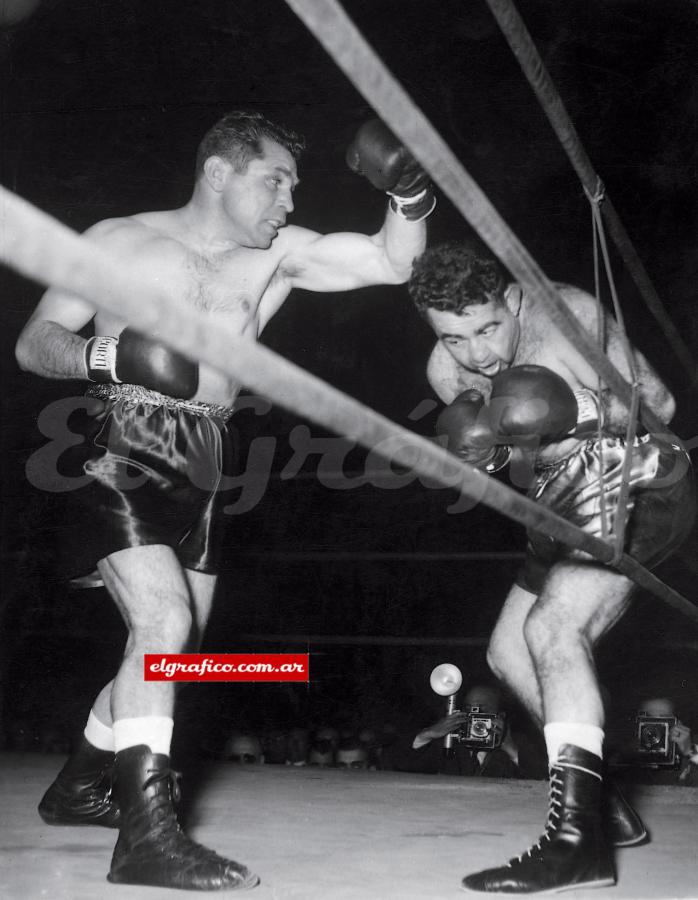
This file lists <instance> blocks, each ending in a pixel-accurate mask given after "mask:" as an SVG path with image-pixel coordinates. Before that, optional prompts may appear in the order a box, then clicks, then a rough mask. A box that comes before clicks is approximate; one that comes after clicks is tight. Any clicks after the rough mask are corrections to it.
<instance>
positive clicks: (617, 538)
mask: <svg viewBox="0 0 698 900" xmlns="http://www.w3.org/2000/svg"><path fill="white" fill-rule="evenodd" d="M589 203H590V206H591V214H592V220H593V230H594V247H595V249H596V247H597V246H600V248H601V254H602V256H603V261H604V267H605V271H606V279H607V281H608V286H609V289H610V292H611V299H612V301H613V310H614V312H615V316H616V322H617V323H618V327H619V329H620V338H621V343H622V345H623V352H624V354H625V359H626V364H627V366H628V371H629V372H630V378H631V387H632V396H631V402H630V411H629V415H628V425H627V428H626V431H625V453H624V455H623V465H622V467H621V473H620V491H619V493H618V503H617V504H616V515H615V519H614V523H613V526H614V527H613V534H614V544H615V553H614V556H613V563H614V564H615V563H616V562H617V561H618V560H619V559H620V557H621V556H622V555H623V547H624V546H625V532H626V528H627V524H628V518H629V515H630V504H629V500H630V470H631V468H632V463H633V451H634V444H635V437H636V435H637V415H638V410H639V408H640V382H639V380H638V377H637V371H636V366H635V358H634V355H633V350H632V347H631V346H630V341H629V340H628V333H627V330H626V328H625V318H624V316H623V309H622V307H621V305H620V300H619V299H618V292H617V290H616V283H615V279H614V278H613V269H612V267H611V259H610V256H609V253H608V245H607V243H606V235H605V232H604V228H603V219H602V218H601V213H600V211H599V204H600V201H599V200H597V199H595V198H593V197H590V198H589ZM597 265H598V262H597ZM598 289H599V284H598V281H597V290H598ZM597 301H598V304H599V312H600V304H601V296H600V292H599V294H597ZM599 425H600V423H599ZM602 446H603V442H602V441H599V447H602ZM602 472H603V463H602V465H601V472H600V473H599V479H600V480H601V482H602V484H601V492H600V496H601V498H602V499H603V498H604V489H603V475H602V474H601V473H602Z"/></svg>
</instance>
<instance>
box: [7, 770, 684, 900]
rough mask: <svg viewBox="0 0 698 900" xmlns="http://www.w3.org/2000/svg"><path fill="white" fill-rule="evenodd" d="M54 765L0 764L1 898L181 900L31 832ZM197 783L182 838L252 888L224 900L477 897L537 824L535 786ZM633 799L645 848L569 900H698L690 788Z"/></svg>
mask: <svg viewBox="0 0 698 900" xmlns="http://www.w3.org/2000/svg"><path fill="white" fill-rule="evenodd" d="M62 763H63V758H62V757H58V756H44V755H40V754H33V753H32V754H29V753H27V754H10V753H5V754H0V798H1V799H0V897H1V898H3V900H40V898H41V900H44V898H48V900H96V898H100V900H111V898H113V900H140V898H144V900H161V898H165V897H167V898H170V900H172V898H175V897H180V898H181V897H183V896H187V894H185V893H183V892H182V891H174V890H169V889H164V888H146V887H139V886H126V885H112V884H109V883H108V882H107V881H106V874H107V871H108V869H109V861H110V858H111V852H112V849H113V846H114V842H115V839H116V832H115V831H112V830H110V829H104V828H94V827H93V828H84V827H78V828H75V827H65V826H64V827H55V826H54V827H50V826H47V825H45V824H44V823H43V822H42V821H41V819H40V818H39V816H38V814H37V812H36V806H37V803H38V802H39V799H40V798H41V796H42V794H43V792H44V790H45V789H46V787H47V786H48V785H49V784H50V782H51V781H52V779H53V777H54V776H55V774H56V772H57V771H58V769H59V768H60V766H61V765H62ZM197 780H198V781H199V782H200V783H199V784H198V785H197V790H196V802H195V803H194V804H193V805H192V807H191V809H190V812H189V814H188V818H187V828H188V831H189V832H190V834H191V835H192V836H193V837H194V838H195V839H196V840H198V841H200V842H201V843H204V844H206V845H208V846H209V847H211V848H213V849H214V850H216V851H218V852H219V853H221V854H223V855H226V856H229V857H232V858H233V859H236V860H238V861H239V862H243V863H245V864H246V865H247V866H248V867H249V868H250V869H252V870H253V871H255V872H256V873H257V874H258V875H259V876H260V877H261V879H262V881H261V884H260V885H259V886H258V887H257V888H255V889H254V890H252V891H249V892H248V891H245V892H239V891H238V892H234V895H235V896H240V897H242V896H244V897H248V896H249V897H250V898H254V900H451V898H452V900H457V898H459V897H466V896H471V897H472V896H477V895H474V894H466V893H464V892H462V891H461V890H460V889H459V885H460V880H461V878H462V877H463V875H465V874H467V873H468V872H472V871H477V870H479V869H482V868H485V867H488V866H491V865H500V864H501V863H503V862H505V861H506V860H507V859H509V858H510V857H511V856H516V855H518V854H519V853H521V852H522V851H524V850H525V849H527V848H528V847H529V846H530V845H531V844H532V843H533V842H534V841H535V840H536V839H537V838H538V836H539V834H540V832H541V831H542V826H543V823H544V820H545V817H546V813H547V785H546V783H545V782H542V781H511V780H508V781H507V780H500V779H482V778H457V777H455V778H454V777H448V776H432V775H411V774H406V773H398V772H374V771H347V770H337V769H317V768H295V767H284V766H236V765H233V764H222V763H215V764H208V763H206V764H205V766H204V765H203V764H202V770H201V773H200V777H199V779H197ZM183 788H184V791H185V792H186V788H187V781H186V779H185V781H184V783H183ZM635 800H636V801H637V808H638V810H639V811H640V812H641V814H642V815H643V818H644V819H645V821H646V823H647V825H648V827H649V829H650V831H651V834H652V840H651V841H650V843H648V844H645V845H643V846H640V847H634V848H626V849H623V850H619V851H617V853H616V868H617V874H618V883H617V884H616V886H615V887H608V888H597V889H580V890H570V891H566V892H565V893H564V896H565V897H568V898H570V900H576V898H579V900H584V898H596V900H604V898H606V897H608V898H609V900H621V898H629V900H643V898H668V900H674V898H690V900H696V898H698V788H682V787H643V788H641V789H638V793H637V796H636V797H635ZM232 894H233V892H229V891H225V892H221V893H220V894H219V895H220V896H223V895H225V896H231V895H232ZM199 896H201V895H200V894H199ZM208 896H211V895H210V894H209V895H208Z"/></svg>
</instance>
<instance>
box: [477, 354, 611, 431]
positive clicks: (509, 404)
mask: <svg viewBox="0 0 698 900" xmlns="http://www.w3.org/2000/svg"><path fill="white" fill-rule="evenodd" d="M581 401H583V402H581ZM489 415H490V424H491V427H492V430H493V432H494V433H495V435H496V436H497V438H498V439H500V440H502V439H507V438H512V437H513V438H517V437H518V438H524V437H528V438H532V437H537V438H540V439H541V440H542V441H544V442H549V441H555V440H561V439H562V438H564V437H568V436H583V435H584V434H587V433H592V432H593V430H594V429H595V428H596V427H598V422H599V408H598V405H597V404H596V398H595V396H594V394H593V393H592V392H591V391H586V390H583V391H578V392H577V393H575V392H574V391H573V390H572V388H571V387H570V386H569V385H568V384H567V382H566V381H565V380H564V378H562V377H561V376H560V375H558V374H557V372H553V371H552V370H551V369H548V368H546V367H545V366H535V365H524V366H514V367H513V368H511V369H506V370H505V371H503V372H500V373H499V374H498V375H495V376H494V378H493V379H492V394H491V396H490V403H489Z"/></svg>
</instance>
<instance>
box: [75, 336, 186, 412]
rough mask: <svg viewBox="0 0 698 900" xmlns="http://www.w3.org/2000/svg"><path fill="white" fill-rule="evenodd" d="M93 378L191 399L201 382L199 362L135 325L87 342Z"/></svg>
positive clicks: (88, 361) (86, 348)
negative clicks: (112, 334) (155, 338)
mask: <svg viewBox="0 0 698 900" xmlns="http://www.w3.org/2000/svg"><path fill="white" fill-rule="evenodd" d="M85 368H86V371H87V377H88V378H89V380H90V381H99V382H105V381H111V382H115V383H116V384H121V383H127V384H140V385H142V386H143V387H145V388H148V389H149V390H151V391H157V392H158V393H160V394H167V395H168V396H169V397H180V398H182V399H184V400H189V399H190V398H191V397H193V396H194V394H195V393H196V391H197V388H198V386H199V367H198V365H197V364H196V363H194V362H192V361H191V360H189V359H187V358H186V357H184V356H182V355H181V354H180V353H177V351H176V350H171V349H170V348H169V347H166V346H165V345H164V344H159V343H157V341H153V340H152V339H151V338H148V337H146V336H145V335H142V334H139V333H138V332H137V331H134V330H133V329H131V328H125V329H124V330H123V331H122V332H121V334H120V335H119V337H118V338H115V337H104V336H102V337H93V338H90V339H89V341H88V342H87V344H86V345H85Z"/></svg>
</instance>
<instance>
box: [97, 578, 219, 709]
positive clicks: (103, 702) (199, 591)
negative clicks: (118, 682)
mask: <svg viewBox="0 0 698 900" xmlns="http://www.w3.org/2000/svg"><path fill="white" fill-rule="evenodd" d="M184 576H185V578H186V581H187V585H188V587H189V594H190V597H191V607H192V614H193V627H192V631H191V639H190V646H189V647H188V648H187V649H188V650H190V651H194V650H197V649H198V648H199V647H200V645H201V641H202V639H203V635H204V631H205V630H206V624H207V622H208V618H209V615H210V613H211V605H212V603H213V595H214V593H215V589H216V580H217V577H216V576H215V575H208V574H205V573H203V572H196V571H193V570H191V569H185V570H184ZM113 686H114V679H112V680H111V681H110V682H109V684H107V685H105V686H104V687H103V688H102V690H101V691H100V693H99V695H98V696H97V699H96V700H95V702H94V703H93V704H92V710H93V712H94V714H95V715H96V716H97V718H98V719H99V721H100V722H102V724H103V725H107V726H108V725H111V724H112V721H113V720H112V713H111V693H112V688H113Z"/></svg>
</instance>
